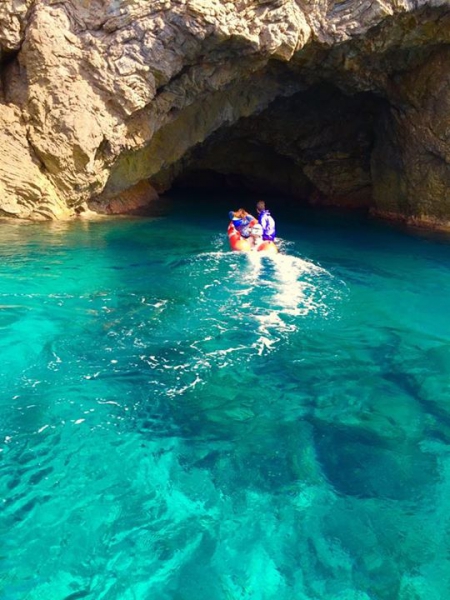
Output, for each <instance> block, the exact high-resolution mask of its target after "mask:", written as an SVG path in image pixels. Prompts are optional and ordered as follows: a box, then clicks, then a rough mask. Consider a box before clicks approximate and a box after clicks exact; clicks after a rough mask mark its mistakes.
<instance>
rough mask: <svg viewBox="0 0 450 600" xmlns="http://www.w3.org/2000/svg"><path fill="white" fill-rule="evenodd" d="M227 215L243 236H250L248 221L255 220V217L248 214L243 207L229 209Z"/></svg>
mask: <svg viewBox="0 0 450 600" xmlns="http://www.w3.org/2000/svg"><path fill="white" fill-rule="evenodd" d="M228 217H229V219H230V221H232V223H233V225H234V226H235V227H236V229H237V230H238V231H239V233H240V234H241V236H242V237H243V238H248V237H249V236H250V223H251V222H252V221H256V219H255V217H253V216H252V215H250V214H249V213H248V212H247V211H246V210H245V209H244V208H239V209H238V210H230V212H229V213H228Z"/></svg>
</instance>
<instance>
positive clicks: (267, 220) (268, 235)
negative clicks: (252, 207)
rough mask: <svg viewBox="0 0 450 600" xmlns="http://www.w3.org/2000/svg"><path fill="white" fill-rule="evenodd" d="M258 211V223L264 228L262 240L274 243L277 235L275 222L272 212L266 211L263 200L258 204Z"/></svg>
mask: <svg viewBox="0 0 450 600" xmlns="http://www.w3.org/2000/svg"><path fill="white" fill-rule="evenodd" d="M256 211H257V213H258V223H259V224H260V225H261V227H262V239H263V240H267V241H270V242H273V241H274V240H275V235H276V230H275V220H274V218H273V217H272V215H271V214H270V211H269V210H267V209H266V203H265V202H264V201H263V200H260V201H259V202H258V203H257V204H256Z"/></svg>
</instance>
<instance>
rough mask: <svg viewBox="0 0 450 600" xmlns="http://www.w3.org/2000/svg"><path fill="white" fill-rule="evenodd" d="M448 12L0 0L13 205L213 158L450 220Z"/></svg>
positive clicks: (8, 211)
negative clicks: (449, 187)
mask: <svg viewBox="0 0 450 600" xmlns="http://www.w3.org/2000/svg"><path fill="white" fill-rule="evenodd" d="M449 24H450V16H449V11H448V9H447V3H446V2H444V1H442V2H439V1H436V0H428V1H426V0H383V1H382V0H372V1H368V0H364V1H360V0H344V1H338V0H325V1H324V0H233V1H229V2H222V1H219V0H154V1H152V2H151V3H149V2H147V1H146V0H122V1H120V0H114V1H112V0H110V1H107V0H92V1H88V0H15V1H14V2H13V1H12V0H7V1H3V2H2V3H1V4H0V70H1V78H0V121H1V123H2V129H1V133H0V137H1V144H0V165H1V167H0V189H1V192H2V193H1V195H0V214H2V215H6V216H13V217H19V218H67V217H69V216H72V215H76V214H77V213H79V212H81V211H83V210H84V207H86V205H89V206H90V207H91V208H92V209H94V210H96V211H98V212H108V213H117V212H127V211H130V210H132V211H135V210H140V209H141V208H142V206H145V205H146V204H148V203H151V202H152V201H154V199H155V197H156V192H155V190H157V191H162V190H166V189H168V188H170V186H171V185H172V184H173V182H174V181H175V180H176V179H177V180H178V181H182V180H183V178H184V181H185V182H187V181H188V180H189V176H190V174H192V173H198V172H203V173H209V174H211V173H213V174H216V176H217V174H219V175H220V177H222V178H225V180H227V181H234V182H235V184H238V185H241V184H244V185H247V186H248V187H250V188H253V189H270V190H277V191H282V192H285V193H288V194H289V195H291V196H293V197H295V198H297V199H298V200H299V201H304V202H315V203H317V202H320V203H327V204H345V205H352V206H361V205H364V206H368V207H370V208H371V209H372V210H374V211H375V212H378V213H379V214H383V215H386V216H390V217H394V218H402V219H408V220H411V221H413V222H418V223H427V224H434V225H439V226H445V225H446V224H450V199H448V198H447V194H446V189H447V185H448V182H449V181H450V164H449V161H450V146H449V143H450V140H449V135H450V134H448V132H449V131H450V128H449V126H448V118H449V117H448V115H449V114H450V113H449V110H448V108H449V103H450V86H449V82H450V58H449V53H448V50H447V49H446V45H447V44H448V43H449V41H450V27H449ZM324 90H325V92H324Z"/></svg>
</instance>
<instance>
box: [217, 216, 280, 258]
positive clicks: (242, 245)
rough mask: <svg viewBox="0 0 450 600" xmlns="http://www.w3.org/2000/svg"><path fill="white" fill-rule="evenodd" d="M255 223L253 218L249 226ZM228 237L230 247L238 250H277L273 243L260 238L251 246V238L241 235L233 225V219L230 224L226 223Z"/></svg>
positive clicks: (274, 252) (273, 252)
mask: <svg viewBox="0 0 450 600" xmlns="http://www.w3.org/2000/svg"><path fill="white" fill-rule="evenodd" d="M256 223H257V221H256V219H255V220H254V221H252V222H251V223H250V227H252V226H253V225H255V224H256ZM228 239H229V240H230V246H231V249H232V250H237V251H239V252H253V251H255V250H256V251H257V252H268V253H270V254H276V253H277V252H278V248H277V247H276V245H275V243H274V242H270V241H267V240H262V242H261V243H260V244H258V245H257V246H253V245H252V242H251V240H249V239H248V238H243V237H242V235H241V234H240V232H239V231H238V230H237V229H236V227H235V226H234V225H233V221H230V224H229V225H228Z"/></svg>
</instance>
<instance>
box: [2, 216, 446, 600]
mask: <svg viewBox="0 0 450 600" xmlns="http://www.w3.org/2000/svg"><path fill="white" fill-rule="evenodd" d="M227 211H228V207H226V210H225V208H224V209H221V210H220V212H219V211H218V210H215V209H213V208H212V207H209V208H208V209H206V208H205V207H203V211H202V212H201V217H198V216H197V215H198V211H197V209H195V210H194V209H190V210H189V211H186V212H185V211H183V210H182V209H181V208H180V207H179V206H178V207H176V210H175V211H174V212H173V213H171V214H168V215H166V216H165V217H162V218H159V219H150V218H148V219H141V220H138V219H136V220H134V219H132V220H119V221H105V222H97V223H76V224H71V225H61V224H23V223H22V224H14V223H2V224H1V227H0V256H1V262H0V334H1V335H0V365H1V366H0V378H1V379H0V381H1V389H0V415H1V419H0V428H1V430H0V450H1V452H0V469H1V473H0V474H1V477H0V507H1V513H0V519H1V520H0V525H1V536H2V548H1V558H0V592H1V593H0V596H1V598H3V599H5V600H24V599H25V600H37V599H46V600H53V599H54V600H69V599H70V600H74V599H75V598H89V599H95V600H100V599H101V600H103V599H105V600H144V599H152V600H166V599H167V600H169V599H171V600H172V599H177V600H181V599H182V600H191V599H192V600H215V599H217V600H231V599H233V600H247V599H248V600H250V599H252V600H266V599H267V600H269V599H272V598H274V599H275V598H276V599H277V600H292V599H294V598H295V599H296V600H312V599H314V600H316V599H317V600H319V599H324V598H326V599H327V600H369V599H370V600H379V599H380V600H392V599H396V598H398V599H400V600H422V599H423V600H440V599H442V600H444V599H447V598H448V593H449V590H450V564H449V550H450V543H449V535H448V534H449V525H450V517H449V514H450V511H449V508H450V507H449V502H450V501H449V497H450V393H449V392H450V384H449V373H450V320H449V317H448V305H449V297H450V276H449V275H450V267H449V264H450V261H449V259H450V244H449V243H448V242H447V241H446V240H445V239H436V238H432V237H415V236H413V235H411V234H409V233H406V232H402V231H396V230H393V229H391V228H388V227H385V226H382V225H379V224H375V223H367V222H365V221H364V220H362V219H357V218H353V217H352V218H350V217H348V216H345V217H344V216H341V217H332V216H326V215H324V214H322V215H315V216H313V215H302V216H301V217H300V216H298V217H296V218H294V219H292V218H288V217H287V216H285V215H284V214H283V213H281V211H280V212H279V214H278V215H276V216H277V217H278V218H277V224H278V231H279V234H280V236H281V249H282V253H281V254H280V255H279V256H277V257H275V258H268V257H261V256H260V255H254V256H253V255H252V256H250V257H249V256H246V255H242V254H235V253H231V252H229V250H228V242H227V237H226V235H225V233H224V232H225V228H226V224H227V222H226V214H227Z"/></svg>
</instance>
